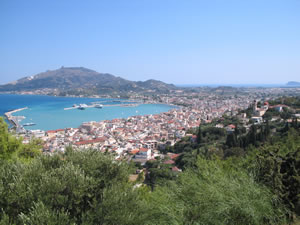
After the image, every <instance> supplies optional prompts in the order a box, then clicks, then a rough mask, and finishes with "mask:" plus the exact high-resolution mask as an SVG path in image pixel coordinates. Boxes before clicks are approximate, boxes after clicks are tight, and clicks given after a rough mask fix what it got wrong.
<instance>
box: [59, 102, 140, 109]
mask: <svg viewBox="0 0 300 225" xmlns="http://www.w3.org/2000/svg"><path fill="white" fill-rule="evenodd" d="M114 106H117V107H136V106H139V104H137V103H129V104H108V105H102V104H98V103H97V104H94V103H93V104H91V105H86V104H79V105H73V106H72V107H67V108H64V110H71V109H80V110H84V109H86V108H103V107H114Z"/></svg>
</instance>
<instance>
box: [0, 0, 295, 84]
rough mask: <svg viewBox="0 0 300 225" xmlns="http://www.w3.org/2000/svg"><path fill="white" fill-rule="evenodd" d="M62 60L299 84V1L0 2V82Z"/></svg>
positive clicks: (102, 67)
mask: <svg viewBox="0 0 300 225" xmlns="http://www.w3.org/2000/svg"><path fill="white" fill-rule="evenodd" d="M61 66H65V67H68V66H83V67H87V68H90V69H93V70H96V71H98V72H108V73H111V74H114V75H117V76H121V77H124V78H126V79H130V80H147V79H150V78H153V79H159V80H162V81H165V82H169V83H175V84H193V83H197V84H221V83H223V84H245V83H251V84H257V83H264V84H274V83H277V84H278V83H286V82H287V81H290V80H298V81H300V0H278V1H277V0H248V1H247V0H236V1H230V0H220V1H214V0H203V1H201V0H195V1H192V0H180V1H179V0H119V1H117V0H95V1H89V0H80V1H79V0H78V1H75V0H72V1H71V0H70V1H68V0H56V1H55V0H49V1H41V0H36V1H31V0H20V1H17V0H0V83H6V82H9V81H12V80H16V79H18V78H21V77H24V76H29V75H34V74H37V73H39V72H43V71H46V70H48V69H50V70H52V69H57V68H59V67H61Z"/></svg>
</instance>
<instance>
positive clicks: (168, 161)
mask: <svg viewBox="0 0 300 225" xmlns="http://www.w3.org/2000/svg"><path fill="white" fill-rule="evenodd" d="M164 164H175V162H174V161H173V160H167V161H164Z"/></svg>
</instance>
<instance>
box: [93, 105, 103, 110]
mask: <svg viewBox="0 0 300 225" xmlns="http://www.w3.org/2000/svg"><path fill="white" fill-rule="evenodd" d="M94 107H95V108H99V109H101V108H102V107H103V105H102V104H94Z"/></svg>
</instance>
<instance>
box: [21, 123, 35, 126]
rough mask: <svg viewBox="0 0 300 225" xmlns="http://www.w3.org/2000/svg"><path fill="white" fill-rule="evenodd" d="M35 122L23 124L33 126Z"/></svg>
mask: <svg viewBox="0 0 300 225" xmlns="http://www.w3.org/2000/svg"><path fill="white" fill-rule="evenodd" d="M33 125H35V123H24V124H23V126H33Z"/></svg>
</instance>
